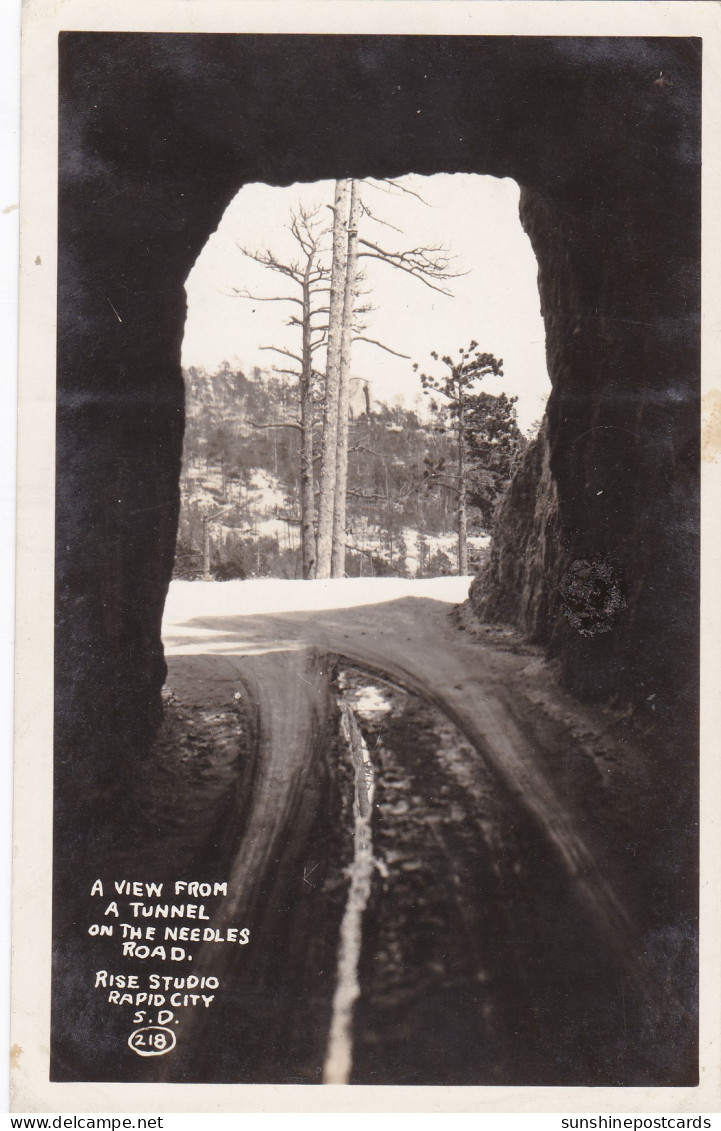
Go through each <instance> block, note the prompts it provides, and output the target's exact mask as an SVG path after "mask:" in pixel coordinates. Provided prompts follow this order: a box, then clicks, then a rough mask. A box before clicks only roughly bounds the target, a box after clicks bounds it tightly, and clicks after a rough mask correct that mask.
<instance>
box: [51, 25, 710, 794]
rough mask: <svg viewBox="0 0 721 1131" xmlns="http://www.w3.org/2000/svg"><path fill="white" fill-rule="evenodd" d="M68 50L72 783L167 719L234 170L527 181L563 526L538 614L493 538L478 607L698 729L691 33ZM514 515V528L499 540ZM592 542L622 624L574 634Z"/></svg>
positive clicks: (61, 661) (59, 641) (606, 691)
mask: <svg viewBox="0 0 721 1131" xmlns="http://www.w3.org/2000/svg"><path fill="white" fill-rule="evenodd" d="M60 64H61V65H60V187H59V292H58V320H59V328H58V416H57V437H58V446H57V634H56V657H57V661H56V667H57V671H56V703H57V716H56V717H57V727H56V736H57V756H58V767H59V772H60V781H61V782H62V781H63V780H64V777H63V773H64V771H67V772H68V773H69V775H70V780H72V782H73V783H74V786H79V785H80V783H81V782H82V781H83V779H84V775H86V774H90V773H94V772H95V769H96V768H97V767H98V766H103V767H105V768H107V769H108V770H109V772H110V773H114V772H115V769H116V767H117V762H118V759H124V758H129V759H131V760H132V759H133V758H135V757H141V756H142V754H143V751H144V750H145V749H146V744H147V738H148V735H149V733H150V732H151V730H152V727H153V725H154V723H155V722H156V720H157V717H158V712H159V704H160V687H161V685H162V682H163V678H164V662H163V657H162V649H161V645H160V637H159V628H160V620H161V616H162V608H163V602H164V598H165V594H166V591H167V585H168V581H169V577H170V571H171V564H172V557H173V551H174V537H175V527H176V520H177V512H178V473H179V466H180V458H181V446H182V432H183V384H182V378H181V372H180V346H181V340H182V334H183V324H184V317H185V296H184V290H183V284H184V281H185V279H186V277H187V275H188V273H189V271H190V269H191V267H192V265H193V263H194V261H195V259H196V258H197V256H198V254H199V253H200V251H201V249H202V247H203V246H204V244H205V242H206V240H207V238H208V236H209V235H210V233H211V232H212V231H213V230H214V228H215V227H216V225H217V224H218V222H219V220H220V217H221V215H222V213H223V210H224V208H225V207H226V205H227V204H228V203H229V201H230V200H231V199H232V197H233V195H234V194H235V192H236V191H237V189H238V188H239V187H240V186H241V185H242V184H244V183H246V182H250V181H257V180H262V181H266V182H269V183H273V184H288V183H292V182H293V181H298V180H301V181H302V180H316V179H318V178H332V177H335V176H338V175H350V176H364V175H374V176H397V175H401V174H403V173H406V172H416V173H436V172H441V171H447V172H453V171H463V172H477V173H486V174H493V175H495V176H510V177H514V178H515V179H516V180H517V181H518V182H519V184H520V185H521V186H522V190H523V191H522V220H523V223H524V225H525V227H526V229H527V231H528V233H529V235H530V237H531V240H532V243H533V246H534V249H535V251H536V255H537V257H538V261H539V285H540V293H541V300H542V306H543V312H544V316H545V321H546V329H547V341H548V360H549V371H550V375H551V379H552V382H553V393H552V396H551V401H550V403H549V408H548V425H547V429H548V433H547V434H548V468H549V469H550V470H549V471H548V472H547V474H546V481H547V484H550V485H551V486H552V490H553V492H554V494H555V493H557V511H556V512H554V529H555V531H556V535H557V549H556V551H554V554H553V555H552V557H553V563H554V564H553V567H552V568H551V569H548V570H546V572H544V570H543V568H542V566H539V562H538V557H537V556H536V558H535V559H534V557H533V555H534V544H535V540H534V539H533V538H528V539H527V544H528V562H527V563H525V564H524V568H525V569H526V572H525V574H524V578H523V579H522V580H523V584H525V585H526V586H527V587H528V586H530V591H531V593H532V597H533V600H532V601H531V605H533V607H535V608H541V607H542V608H544V609H545V610H546V611H545V613H544V621H543V625H542V626H541V625H540V622H539V623H531V624H529V623H528V616H527V614H526V612H524V609H526V610H527V607H528V601H525V604H524V599H522V590H523V585H522V584H521V583H520V581H519V577H518V576H517V575H515V574H509V573H508V572H507V571H506V572H504V568H503V567H502V565H500V564H499V563H500V561H501V557H502V555H500V556H499V555H497V558H496V563H495V567H494V571H493V572H492V576H491V577H490V578H489V586H490V588H489V596H488V597H486V598H485V611H486V613H487V615H489V616H495V615H501V613H502V614H503V616H504V617H506V618H510V619H513V620H516V621H517V622H519V623H522V624H524V625H525V627H527V628H528V627H530V629H531V630H532V631H533V632H535V634H536V636H537V638H539V639H541V640H543V641H545V642H547V643H549V644H550V646H551V648H552V650H553V652H554V653H555V654H556V655H557V656H559V657H560V659H561V662H562V664H563V666H564V670H565V672H566V676H567V679H568V680H569V682H570V683H571V685H572V686H574V687H576V688H577V689H579V690H581V691H583V692H586V693H589V694H594V695H597V696H601V697H606V698H609V697H612V696H614V695H616V694H618V693H619V691H621V690H622V691H623V693H624V694H625V695H626V696H627V697H630V698H631V699H634V700H636V701H637V702H644V701H646V700H647V696H648V695H655V696H656V699H655V704H656V705H657V706H658V708H659V710H660V711H661V712H663V711H664V710H666V712H667V714H668V717H670V718H676V719H677V720H682V719H683V720H684V722H683V725H684V726H687V725H688V719H689V718H690V717H691V714H690V713H689V710H688V705H689V704H692V703H693V701H694V694H695V673H696V639H697V636H696V634H697V622H698V613H697V597H698V585H697V543H698V525H697V512H698V507H697V502H698V489H697V478H698V458H697V441H698V404H697V397H698V366H699V339H698V320H699V125H700V123H699V85H700V45H699V42H698V41H696V40H690V39H684V40H682V39H635V38H631V39H573V38H556V39H539V38H509V37H490V38H481V39H479V38H471V37H467V38H466V37H453V38H435V37H433V38H429V37H372V36H371V37H345V36H328V37H323V36H320V37H318V36H303V37H295V36H221V35H197V36H193V35H184V34H183V35H150V34H147V35H142V34H125V33H123V34H105V33H66V34H63V35H62V36H61V37H60ZM538 462H539V466H540V463H542V461H538ZM549 489H550V488H549ZM526 494H528V492H526ZM516 521H517V522H518V523H522V522H524V521H530V520H528V515H526V518H524V516H523V512H521V513H520V515H519V516H518V517H517V519H516ZM511 525H513V520H511ZM512 533H513V531H512V530H511V531H506V534H505V535H504V532H503V529H502V528H501V529H499V534H498V539H497V543H498V547H499V548H500V549H502V547H503V539H504V537H506V538H507V537H509V536H510V535H511V534H512ZM556 535H554V537H556ZM601 559H604V560H605V559H608V560H609V561H611V563H612V568H613V570H614V571H616V572H615V574H614V576H617V577H618V578H619V579H620V580H619V585H620V586H621V588H622V590H623V594H624V600H625V603H626V607H625V608H622V609H621V610H620V611H619V613H618V616H617V618H616V619H615V620H614V627H613V628H612V630H611V631H609V632H605V633H595V634H591V635H583V634H581V633H579V632H578V631H577V629H574V628H573V627H572V625H571V623H570V621H569V620H568V618H567V617H566V616H565V615H564V611H563V602H562V600H561V599H560V597H559V589H558V586H559V583H560V582H561V581H562V579H563V577H564V576H565V575H566V573H567V571H568V569H569V567H570V566H572V565H573V563H574V562H577V561H579V560H581V561H584V560H585V561H591V562H595V561H598V560H601ZM526 565H527V568H526ZM509 582H510V591H509ZM678 727H679V728H680V727H681V722H680V721H679V722H678ZM58 796H59V799H60V805H61V812H62V804H63V796H64V793H63V790H62V789H61V790H60V791H59V794H58Z"/></svg>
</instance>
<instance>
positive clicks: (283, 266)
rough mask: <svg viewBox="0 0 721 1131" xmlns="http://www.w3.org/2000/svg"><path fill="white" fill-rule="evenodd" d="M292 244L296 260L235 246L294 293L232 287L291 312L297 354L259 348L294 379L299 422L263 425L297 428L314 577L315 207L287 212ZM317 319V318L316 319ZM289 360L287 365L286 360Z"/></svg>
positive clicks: (322, 306) (322, 302)
mask: <svg viewBox="0 0 721 1131" xmlns="http://www.w3.org/2000/svg"><path fill="white" fill-rule="evenodd" d="M289 228H290V231H291V233H292V235H293V238H294V240H295V242H296V244H297V245H298V249H299V253H298V258H297V259H296V260H291V261H290V262H285V261H283V260H280V259H279V258H278V257H277V256H276V255H274V253H273V252H271V251H270V250H268V249H266V250H264V251H260V252H254V251H249V250H248V249H247V248H244V247H241V248H240V250H241V251H242V252H243V254H244V255H246V256H247V257H248V258H249V259H253V260H254V261H255V262H256V263H260V264H261V266H263V267H267V268H269V269H270V270H271V271H275V272H277V273H278V274H280V275H282V276H284V277H285V278H286V279H288V280H289V281H290V282H292V283H293V285H294V287H295V288H296V293H294V294H281V295H272V296H264V295H254V294H251V293H250V292H249V291H247V290H238V289H235V293H236V294H237V295H239V296H240V297H242V298H248V299H252V300H253V301H254V302H283V303H291V304H292V307H293V309H294V313H292V314H291V316H290V318H289V319H288V322H287V324H288V325H289V326H296V327H298V329H299V330H300V334H301V345H300V353H295V352H294V351H293V350H289V349H286V348H284V347H280V346H263V347H261V348H263V349H267V350H269V351H271V352H273V353H276V354H278V355H279V356H280V357H282V358H283V359H284V360H285V361H286V364H285V365H284V366H283V367H282V368H279V369H278V372H280V373H285V374H289V375H291V376H294V377H296V378H297V379H298V399H299V410H300V419H299V420H288V421H278V422H276V423H274V424H271V425H264V427H274V428H297V429H298V430H299V431H300V434H301V452H300V511H301V555H302V559H303V577H304V578H309V577H314V576H315V563H316V538H315V484H314V474H313V471H314V460H315V450H314V434H313V431H314V423H315V411H314V403H313V383H314V375H315V372H316V371H315V369H314V365H313V358H314V354H315V353H316V351H317V350H319V349H321V348H322V347H323V346H324V345H325V343H326V334H327V309H328V308H327V293H328V271H327V267H326V266H325V263H324V262H323V258H322V252H323V250H324V242H325V237H326V236H327V233H328V228H327V225H326V224H325V221H324V220H323V219H322V218H321V214H320V208H315V209H305V208H303V207H302V206H299V207H298V208H297V209H296V210H295V211H294V212H293V213H292V214H291V220H290V225H289ZM318 318H320V319H322V321H317V319H318ZM289 362H290V363H293V364H291V365H289V364H288V363H289Z"/></svg>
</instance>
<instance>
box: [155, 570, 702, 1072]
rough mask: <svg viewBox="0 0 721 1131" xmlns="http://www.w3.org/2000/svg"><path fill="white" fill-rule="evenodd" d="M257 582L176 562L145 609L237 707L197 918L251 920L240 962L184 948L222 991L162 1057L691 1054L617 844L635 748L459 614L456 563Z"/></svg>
mask: <svg viewBox="0 0 721 1131" xmlns="http://www.w3.org/2000/svg"><path fill="white" fill-rule="evenodd" d="M272 584H273V586H274V587H275V588H274V590H273V591H272V593H271V594H270V596H269V591H268V589H267V587H266V588H262V587H261V586H260V583H245V585H238V584H237V583H234V584H233V585H232V587H231V586H222V585H210V586H205V587H204V586H203V585H202V583H200V584H198V583H195V584H190V583H176V584H175V586H174V588H173V589H171V594H170V598H169V601H168V606H167V610H166V618H165V623H164V640H165V646H166V655H167V658H168V664H169V685H170V687H171V689H172V690H173V692H174V694H175V695H177V696H178V697H179V698H180V699H181V700H183V699H185V700H190V699H193V698H195V700H196V701H197V700H198V698H199V697H200V698H201V699H202V697H203V691H202V689H203V687H207V688H210V687H212V688H213V694H214V695H216V696H218V695H220V696H221V699H222V698H224V699H225V701H226V702H227V703H235V704H236V705H240V706H242V709H243V711H244V712H245V717H246V718H247V720H248V723H249V726H250V729H251V730H252V732H253V748H254V762H253V768H252V774H251V778H250V779H249V778H248V776H247V775H246V777H245V778H244V779H243V781H242V783H241V784H239V786H238V790H237V795H236V800H235V803H234V808H233V810H232V815H231V817H230V818H229V820H228V821H227V828H226V830H225V833H224V835H223V837H222V838H221V839H222V844H221V845H220V848H219V851H221V852H222V855H223V856H224V857H227V859H228V861H229V866H228V880H229V890H230V892H231V895H230V897H229V898H228V900H226V901H224V903H223V907H222V909H221V910H219V911H218V913H217V915H216V918H215V919H214V921H213V926H214V927H216V928H218V929H221V930H222V929H224V927H225V926H227V924H229V923H239V922H245V923H249V924H252V926H253V930H254V936H253V946H252V947H250V948H249V954H248V955H243V957H242V963H243V964H244V965H243V969H242V974H241V973H240V972H239V965H238V963H239V957H238V955H237V954H233V952H232V951H228V950H225V951H223V952H222V957H221V956H220V955H219V953H218V949H217V948H214V947H212V946H205V947H203V948H202V949H201V953H200V954H199V955H198V959H197V961H196V964H195V967H194V970H195V972H196V973H197V974H199V975H202V974H208V973H211V972H212V973H213V974H214V975H216V976H218V977H220V979H221V981H225V983H226V985H227V986H231V985H232V986H233V987H234V990H233V991H232V992H231V991H230V990H229V991H228V993H227V994H226V997H225V1005H224V1007H223V1011H222V1013H221V1012H220V1011H218V1012H217V1013H215V1014H214V1015H213V1019H212V1024H211V1022H210V1021H209V1020H208V1017H204V1018H200V1019H199V1017H198V1015H193V1016H192V1019H191V1017H190V1016H189V1017H188V1020H187V1028H188V1032H187V1034H185V1033H181V1034H180V1036H181V1037H182V1038H183V1040H182V1041H181V1043H183V1044H184V1045H185V1047H186V1048H190V1047H193V1048H195V1049H196V1050H197V1049H198V1048H200V1049H202V1054H201V1055H200V1058H199V1057H198V1055H197V1051H196V1053H195V1054H194V1057H195V1059H194V1060H193V1057H191V1058H190V1060H189V1061H187V1062H184V1063H185V1064H186V1067H185V1068H184V1069H183V1072H184V1074H185V1073H190V1075H185V1078H193V1075H194V1074H197V1073H198V1072H202V1073H203V1074H204V1078H207V1079H212V1080H233V1079H245V1080H249V1081H252V1080H265V1081H269V1082H296V1081H315V1080H320V1079H330V1080H331V1081H333V1080H338V1079H341V1080H349V1081H353V1082H365V1083H371V1082H381V1083H461V1084H478V1083H496V1084H497V1083H525V1084H532V1083H559V1084H568V1083H578V1084H582V1083H586V1084H592V1083H608V1084H611V1083H618V1084H621V1083H627V1084H629V1083H638V1084H641V1083H662V1082H664V1083H666V1082H671V1079H672V1078H673V1079H675V1080H676V1081H678V1078H679V1075H680V1074H681V1075H683V1074H684V1073H685V1074H686V1075H685V1077H684V1078H687V1077H688V1072H689V1068H688V1063H687V1061H688V1055H685V1056H684V1055H683V1050H684V1049H685V1048H686V1049H687V1048H689V1047H690V1043H692V1042H691V1038H690V1037H689V1033H690V1031H691V1030H690V1022H689V1019H688V1017H687V1015H686V1011H685V1006H684V1005H683V1003H682V1001H681V997H682V987H679V985H678V979H674V975H673V972H672V971H670V970H669V969H668V968H667V967H666V966H664V963H663V962H659V961H658V958H657V957H656V956H653V955H650V954H649V938H651V937H653V936H654V932H655V935H658V933H659V931H660V930H662V928H663V924H662V923H659V922H656V921H654V911H653V908H652V907H650V906H649V903H648V900H647V899H646V898H645V896H644V894H643V893H644V892H645V891H647V885H648V882H649V878H650V877H649V869H650V868H652V867H653V860H652V855H653V854H652V847H653V845H652V843H651V844H650V845H649V851H648V852H647V854H646V855H645V856H644V854H643V853H639V852H638V850H637V848H634V849H633V850H631V849H630V847H629V846H630V844H631V841H630V840H629V837H636V833H635V832H633V829H634V822H636V821H637V817H638V813H639V812H643V811H645V810H646V809H647V807H648V805H649V804H654V803H655V802H654V798H653V796H652V787H651V785H650V784H649V783H650V782H651V780H652V775H651V774H650V772H649V767H648V764H647V761H646V759H645V756H644V754H643V753H642V751H641V750H640V749H639V748H638V747H636V746H634V745H633V744H631V743H630V742H629V741H628V737H627V735H626V734H625V732H624V733H623V734H621V732H620V731H619V729H618V721H617V720H615V719H614V718H613V717H612V716H610V715H608V714H606V715H603V714H601V713H598V712H590V711H587V710H583V709H581V708H580V707H579V706H578V704H576V703H575V702H573V701H572V700H570V699H569V698H568V697H567V696H565V695H564V694H563V692H561V691H560V690H559V688H558V686H557V685H556V683H555V680H554V678H553V674H552V672H550V671H549V669H548V668H547V666H546V665H545V663H544V661H543V660H542V658H541V657H540V655H538V653H537V652H536V651H534V650H533V649H531V648H529V647H527V646H524V645H522V644H521V643H520V642H519V641H518V640H517V639H516V638H515V637H514V636H512V635H509V634H503V633H500V634H499V633H491V632H483V631H480V633H479V632H474V633H472V632H471V631H470V627H469V626H468V625H465V626H464V624H463V620H462V618H461V619H460V620H459V618H458V616H457V615H453V613H452V610H453V601H454V600H458V599H462V597H463V596H464V592H463V586H462V583H461V584H460V585H459V579H439V582H438V584H437V585H436V586H435V588H434V585H433V583H432V582H430V583H425V585H423V584H416V585H414V583H412V582H393V583H391V582H388V581H387V582H384V583H381V582H378V583H377V589H371V588H370V585H369V584H368V583H365V584H364V585H362V586H358V585H357V584H354V583H350V582H330V583H321V582H315V583H293V582H289V583H283V582H275V583H272ZM254 585H255V589H254ZM268 585H270V583H268ZM376 593H377V599H376ZM254 598H255V599H254ZM236 600H237V608H238V609H239V610H240V609H241V608H244V609H245V610H247V611H246V612H241V611H238V612H236V611H235V608H234V604H235V601H236ZM369 602H371V603H369ZM294 605H295V606H301V608H297V607H296V608H294V607H293V606H294ZM221 688H222V689H223V690H222V691H220V690H219V689H221ZM341 716H343V720H344V722H343V724H342V725H341ZM348 720H350V722H348ZM354 726H355V728H356V730H355V731H354V732H353V733H354V734H355V735H356V738H355V743H354V742H352V741H350V737H351V736H350V735H349V731H348V728H349V727H350V728H351V730H353V727H354ZM344 735H345V737H344ZM354 749H355V757H356V761H355V766H354V765H353V757H352V755H353V750H354ZM359 751H360V753H359ZM359 766H360V770H359ZM364 781H366V782H367V783H371V782H372V791H371V794H370V795H371V796H373V798H374V800H373V803H372V806H370V809H369V807H368V802H367V797H368V796H369V795H367V792H366V794H364V793H363V788H364V787H363V782H364ZM359 782H360V783H361V786H360V793H359V784H358V783H359ZM363 796H366V811H365V813H363V812H362V810H363ZM359 821H360V824H359ZM652 840H653V838H651V841H652ZM634 843H635V841H634ZM369 862H370V864H369ZM361 873H362V874H361ZM184 1024H186V1022H184ZM191 1030H192V1039H191V1032H190V1031H191ZM332 1034H335V1037H332V1036H331V1035H332ZM239 1045H240V1046H242V1047H243V1049H244V1052H243V1054H242V1055H240V1056H239V1054H238V1051H237V1050H238V1047H239ZM331 1046H332V1047H331ZM680 1049H681V1050H682V1055H681V1056H680V1057H679V1050H680ZM181 1059H182V1058H181ZM339 1064H340V1065H345V1067H343V1068H340V1069H339V1068H338V1067H337V1066H338V1065H339ZM329 1065H330V1067H329ZM334 1066H335V1067H334ZM165 1071H167V1072H168V1073H170V1075H169V1076H168V1077H167V1078H173V1072H174V1071H177V1069H173V1067H172V1066H171V1058H170V1057H169V1058H167V1061H166V1069H165ZM324 1072H325V1075H324ZM337 1072H340V1073H341V1075H340V1076H338V1075H334V1073H337ZM329 1074H330V1075H329Z"/></svg>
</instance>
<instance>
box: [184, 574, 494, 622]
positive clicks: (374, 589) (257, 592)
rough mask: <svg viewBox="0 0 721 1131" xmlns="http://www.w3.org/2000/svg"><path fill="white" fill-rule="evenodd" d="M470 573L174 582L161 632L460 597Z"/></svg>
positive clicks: (458, 599) (453, 601) (450, 601)
mask: <svg viewBox="0 0 721 1131" xmlns="http://www.w3.org/2000/svg"><path fill="white" fill-rule="evenodd" d="M472 580H473V578H472V577H424V578H410V579H408V578H404V577H371V578H367V577H362V578H361V577H344V578H331V579H329V580H323V581H321V580H316V581H285V580H282V579H280V578H276V577H270V578H258V579H253V580H249V581H173V582H171V585H170V591H169V593H168V599H167V601H166V603H165V615H164V617H163V634H164V635H166V636H167V635H168V634H170V635H172V633H173V630H174V629H176V628H178V627H180V626H181V625H183V624H185V623H186V622H187V621H188V620H190V619H192V618H193V617H204V616H224V615H227V616H236V617H237V616H242V615H243V614H244V613H247V614H248V615H252V616H255V615H257V614H259V613H288V612H312V611H313V610H323V609H338V608H353V607H355V606H360V605H377V604H379V603H382V602H384V601H397V600H398V599H399V598H400V597H430V598H432V599H433V600H435V601H446V602H447V603H448V604H451V605H456V604H459V603H460V602H461V601H465V599H466V597H467V596H468V588H469V586H470V584H471V581H472Z"/></svg>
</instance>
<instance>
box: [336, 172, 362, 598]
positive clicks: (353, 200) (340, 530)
mask: <svg viewBox="0 0 721 1131" xmlns="http://www.w3.org/2000/svg"><path fill="white" fill-rule="evenodd" d="M359 217H360V195H359V192H358V182H357V181H351V190H350V218H349V220H348V251H347V257H346V271H345V288H344V295H343V331H342V334H341V350H340V380H339V389H338V446H337V449H336V461H335V506H334V508H333V554H332V560H331V577H344V576H345V542H346V529H345V527H346V497H347V489H348V426H349V416H350V362H351V349H352V345H353V309H354V307H355V290H356V278H357V275H358V220H359Z"/></svg>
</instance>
